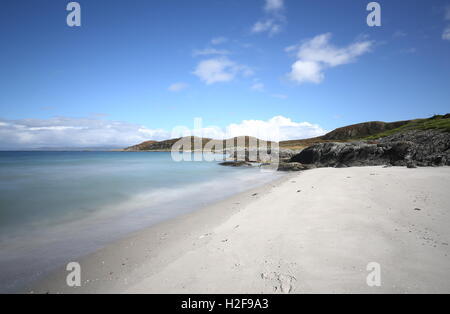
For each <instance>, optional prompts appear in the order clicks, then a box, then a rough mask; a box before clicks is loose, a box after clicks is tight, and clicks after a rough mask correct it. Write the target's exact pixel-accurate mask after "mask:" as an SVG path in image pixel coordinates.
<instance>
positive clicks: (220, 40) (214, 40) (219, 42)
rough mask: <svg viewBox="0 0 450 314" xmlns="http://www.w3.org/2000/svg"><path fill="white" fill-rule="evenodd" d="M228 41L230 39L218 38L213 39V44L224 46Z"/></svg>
mask: <svg viewBox="0 0 450 314" xmlns="http://www.w3.org/2000/svg"><path fill="white" fill-rule="evenodd" d="M227 41H228V38H226V37H216V38H213V39H211V44H213V45H220V44H224V43H226V42H227Z"/></svg>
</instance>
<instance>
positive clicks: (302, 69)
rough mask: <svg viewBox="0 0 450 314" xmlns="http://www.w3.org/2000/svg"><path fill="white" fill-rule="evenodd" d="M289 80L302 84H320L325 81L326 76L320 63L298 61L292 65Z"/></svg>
mask: <svg viewBox="0 0 450 314" xmlns="http://www.w3.org/2000/svg"><path fill="white" fill-rule="evenodd" d="M289 78H290V79H291V80H293V81H296V82H297V83H300V84H301V83H305V82H312V83H316V84H319V83H320V82H322V81H323V78H324V74H323V73H322V67H321V65H320V64H319V63H318V62H314V61H302V60H298V61H296V62H295V63H294V64H293V65H292V70H291V73H289Z"/></svg>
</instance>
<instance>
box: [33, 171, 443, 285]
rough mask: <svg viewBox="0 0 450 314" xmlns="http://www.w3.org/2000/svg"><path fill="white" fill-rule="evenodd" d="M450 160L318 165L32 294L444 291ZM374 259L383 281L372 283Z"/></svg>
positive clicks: (168, 225) (144, 238)
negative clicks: (446, 163)
mask: <svg viewBox="0 0 450 314" xmlns="http://www.w3.org/2000/svg"><path fill="white" fill-rule="evenodd" d="M449 184H450V167H440V168H417V169H407V168H404V167H401V168H398V167H390V168H383V167H361V168H357V167H353V168H342V169H336V168H320V169H314V170H308V171H305V172H300V173H291V174H287V175H286V176H285V177H283V178H281V179H278V180H276V181H273V182H271V183H269V184H267V185H264V186H261V187H258V188H255V189H252V190H249V191H246V192H243V193H240V194H238V195H235V196H233V197H231V198H228V199H226V200H224V201H221V202H219V203H216V204H213V205H211V206H207V207H205V208H202V209H199V210H197V211H195V212H192V213H190V214H188V215H184V216H179V217H176V218H174V219H171V220H169V221H166V222H163V223H161V224H158V225H155V226H153V227H150V228H147V229H144V230H141V231H139V232H137V233H135V234H133V235H132V236H130V237H127V238H126V239H123V240H120V241H118V242H115V243H113V244H111V245H109V246H107V247H105V248H103V249H101V250H99V251H97V252H95V253H93V254H91V255H88V256H86V257H84V258H82V259H80V265H81V278H82V286H81V287H77V288H70V287H68V286H67V285H66V284H65V282H66V281H65V280H66V276H67V274H68V272H66V271H65V269H60V270H58V271H56V272H55V273H53V274H52V275H51V276H49V277H47V278H46V279H44V280H42V281H40V282H38V283H36V284H35V285H33V286H32V287H31V288H30V289H27V290H26V291H25V292H32V293H432V292H437V293H449V292H450V280H449V279H450V278H449V277H450V266H449V265H450V258H449V256H450V248H449V242H450V230H449V229H448V225H450V213H449V210H450V197H449V196H448V193H447V188H448V186H449ZM371 262H377V263H379V264H380V265H381V269H382V271H381V274H382V277H381V278H382V285H381V287H369V286H368V285H367V283H366V277H367V275H368V273H369V272H368V271H367V270H366V267H367V265H368V264H369V263H371Z"/></svg>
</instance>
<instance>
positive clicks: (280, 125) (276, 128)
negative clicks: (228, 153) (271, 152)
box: [223, 116, 327, 141]
mask: <svg viewBox="0 0 450 314" xmlns="http://www.w3.org/2000/svg"><path fill="white" fill-rule="evenodd" d="M326 132H327V131H326V130H324V129H322V128H321V127H320V126H318V125H316V124H312V123H309V122H294V121H292V120H291V119H290V118H286V117H283V116H275V117H273V118H271V119H269V120H267V121H263V120H244V121H242V122H241V123H239V124H230V125H228V126H227V127H226V129H225V132H224V135H223V138H231V137H235V136H244V135H248V136H254V137H257V138H259V139H263V140H272V141H287V140H293V139H303V138H310V137H315V136H320V135H323V134H325V133H326Z"/></svg>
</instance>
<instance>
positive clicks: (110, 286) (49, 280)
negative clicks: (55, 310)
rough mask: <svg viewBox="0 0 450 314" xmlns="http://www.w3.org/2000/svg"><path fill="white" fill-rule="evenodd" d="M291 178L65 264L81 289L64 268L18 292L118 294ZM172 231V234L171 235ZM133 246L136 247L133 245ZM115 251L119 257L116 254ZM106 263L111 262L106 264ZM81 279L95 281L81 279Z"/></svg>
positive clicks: (145, 230) (193, 212)
mask: <svg viewBox="0 0 450 314" xmlns="http://www.w3.org/2000/svg"><path fill="white" fill-rule="evenodd" d="M294 175H295V174H294V173H292V174H289V173H286V174H284V175H283V176H282V177H280V178H277V179H274V180H273V181H271V182H269V183H266V184H263V185H261V186H258V187H254V188H251V189H248V190H246V191H243V192H239V193H237V194H234V195H232V196H229V197H226V198H225V199H223V200H220V201H217V202H214V203H212V204H209V205H206V206H203V207H200V208H198V209H194V210H193V211H191V212H188V213H186V214H182V215H180V216H177V217H173V218H170V219H168V220H165V221H162V222H160V223H157V224H155V225H152V226H149V227H146V228H144V229H141V230H138V231H135V232H132V233H130V234H128V235H127V236H125V237H124V238H122V239H119V240H116V241H113V242H112V243H109V244H108V245H106V246H104V247H103V248H101V249H98V250H96V251H94V252H92V253H90V254H87V255H85V256H81V257H80V258H79V259H78V260H77V261H72V260H71V261H67V263H70V262H79V263H80V266H81V269H82V286H81V287H75V288H70V287H68V286H67V285H66V276H67V274H68V272H67V271H66V269H65V266H64V267H58V268H57V269H55V270H54V271H52V272H50V274H48V275H46V276H44V277H43V278H42V279H39V280H37V281H35V282H32V283H31V284H30V285H28V286H26V287H25V288H24V289H21V291H19V293H116V292H118V291H117V289H116V288H117V286H116V284H118V282H117V281H118V280H119V281H120V280H121V279H122V278H123V276H127V274H129V273H131V272H134V271H135V266H136V265H137V264H141V263H143V262H144V261H148V260H149V259H153V258H155V257H156V256H157V255H158V253H159V252H160V251H161V250H165V251H168V250H169V249H170V246H173V245H174V244H176V243H177V242H178V241H179V240H180V239H183V238H184V236H185V235H191V234H192V233H194V232H195V233H198V232H199V233H200V236H202V235H204V234H207V230H209V228H210V227H212V226H215V225H217V224H220V223H222V222H223V221H226V220H227V219H228V218H229V217H230V216H232V215H233V214H235V213H236V212H239V211H240V210H242V207H243V206H246V205H247V204H249V203H251V202H252V201H253V200H254V199H255V197H257V196H254V194H258V195H263V194H264V193H265V192H267V191H268V190H269V189H271V188H272V187H273V186H277V185H280V184H282V183H283V182H284V181H286V180H289V179H290V177H292V176H294ZM237 203H239V204H237ZM224 208H226V210H224ZM194 226H195V227H196V228H198V229H197V230H195V231H194V230H192V229H194ZM171 230H175V231H174V232H171ZM201 230H205V233H201ZM135 243H139V245H135ZM143 246H145V249H143ZM149 248H151V249H149ZM116 251H121V252H122V253H118V254H117V253H116ZM122 254H123V255H124V256H125V255H126V256H127V257H124V258H121V257H119V256H118V255H122ZM175 256H176V252H173V255H172V254H171V257H172V258H174V257H175ZM106 260H109V261H110V262H109V263H107V262H106ZM119 261H120V263H119ZM122 261H124V262H122ZM127 263H128V265H131V264H132V265H133V267H132V268H131V269H130V267H125V266H126V265H127ZM123 264H125V265H123ZM99 266H100V267H99ZM108 266H110V268H111V269H113V270H111V271H108V272H106V273H105V272H104V271H103V270H104V269H105V268H106V267H108ZM108 269H109V268H108ZM111 272H112V274H111ZM114 274H116V275H117V274H120V277H117V276H113V275H114ZM83 277H87V278H94V279H84V278H83ZM86 280H87V282H86ZM119 284H120V283H119Z"/></svg>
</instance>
